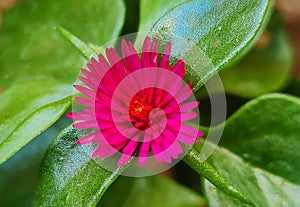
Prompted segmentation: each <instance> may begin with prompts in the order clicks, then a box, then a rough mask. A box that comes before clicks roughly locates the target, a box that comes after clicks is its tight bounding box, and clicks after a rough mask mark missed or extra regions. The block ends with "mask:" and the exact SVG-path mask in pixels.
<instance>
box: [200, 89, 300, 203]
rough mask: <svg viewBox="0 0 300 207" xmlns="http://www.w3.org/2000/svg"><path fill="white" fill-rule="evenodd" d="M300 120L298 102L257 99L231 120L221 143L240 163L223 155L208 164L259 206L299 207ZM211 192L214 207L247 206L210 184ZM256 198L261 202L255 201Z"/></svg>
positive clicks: (285, 97) (284, 98)
mask: <svg viewBox="0 0 300 207" xmlns="http://www.w3.org/2000/svg"><path fill="white" fill-rule="evenodd" d="M299 115H300V99H299V98H296V97H293V96H288V95H283V94H269V95H265V96H262V97H259V98H257V99H254V100H253V101H251V102H249V103H247V104H246V105H244V106H243V107H242V108H241V109H240V110H238V111H237V112H236V113H235V114H234V115H233V116H232V117H230V118H229V119H228V120H227V122H226V125H225V129H224V133H223V136H222V138H221V140H220V143H219V144H220V145H222V146H224V147H226V148H227V149H229V150H230V151H232V152H234V153H235V154H236V155H238V156H239V157H240V158H238V157H236V155H232V154H231V153H229V152H228V151H226V150H223V151H222V150H221V151H217V152H216V153H215V154H214V155H213V156H211V158H210V160H209V163H211V164H212V165H213V166H214V167H215V168H217V169H218V170H219V173H220V174H221V175H223V176H225V178H227V179H228V180H229V181H231V183H232V185H233V186H235V187H236V188H237V189H238V190H239V191H240V192H242V193H243V194H246V196H247V197H248V198H252V201H253V202H255V203H256V204H257V205H258V206H297V205H298V204H299V202H300V199H299V197H297V196H296V195H297V193H298V194H299V191H300V189H299V184H300V179H299V178H300V151H299V149H300V137H299V134H300V127H299V126H300V117H299ZM219 128H220V127H215V128H211V129H210V130H212V131H216V130H219ZM206 131H208V129H206ZM206 133H207V132H206ZM242 159H243V160H244V161H242ZM246 163H247V164H246ZM237 166H238V167H237ZM258 168H260V169H258ZM206 188H207V196H208V198H209V200H211V201H210V202H211V203H213V204H212V205H213V206H222V205H221V204H222V203H224V202H229V204H230V206H232V205H234V206H235V204H236V205H237V206H240V205H241V206H243V204H241V203H240V202H238V201H236V199H233V198H232V197H228V196H227V195H225V194H223V193H221V192H220V191H219V190H216V189H215V188H214V187H212V186H211V185H208V184H207V183H206ZM255 192H256V193H255ZM253 194H254V195H256V197H251V195H253ZM275 194H276V196H278V198H276V199H275V198H274V196H275ZM277 194H278V195H277ZM262 195H264V196H262ZM263 197H265V198H263ZM226 200H228V201H226ZM272 200H273V201H272Z"/></svg>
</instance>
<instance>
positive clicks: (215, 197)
mask: <svg viewBox="0 0 300 207" xmlns="http://www.w3.org/2000/svg"><path fill="white" fill-rule="evenodd" d="M209 162H210V163H212V164H213V165H214V166H215V167H216V168H217V169H218V170H219V171H220V173H221V174H222V175H224V176H225V177H226V178H227V179H228V180H230V181H231V182H232V183H233V184H234V186H237V187H238V189H239V190H241V191H242V192H243V193H245V194H247V196H248V197H250V198H251V200H252V201H253V202H254V203H256V205H257V206H266V207H267V206H278V207H284V206H289V207H297V206H299V201H300V200H299V194H300V186H299V185H296V184H293V183H291V182H289V181H287V180H285V179H284V178H282V177H279V176H275V175H273V174H271V173H269V172H267V171H264V170H261V169H259V168H255V167H253V166H251V165H249V164H248V163H247V162H245V161H243V160H242V159H241V158H240V157H238V156H236V155H234V154H233V153H231V152H229V151H228V150H225V149H223V148H218V149H217V150H216V151H215V152H214V154H213V155H212V156H211V157H210V158H209ZM203 186H204V191H205V196H206V198H207V200H208V203H209V206H215V207H217V206H220V207H221V206H224V204H225V203H226V205H227V206H237V207H238V206H245V207H246V206H248V205H246V204H244V203H242V202H240V201H239V200H237V199H235V198H233V197H231V196H229V195H228V194H225V193H223V192H222V191H220V190H219V189H217V188H216V187H215V186H214V185H212V184H211V183H210V182H209V181H207V180H204V181H203Z"/></svg>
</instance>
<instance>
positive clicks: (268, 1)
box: [137, 0, 273, 89]
mask: <svg viewBox="0 0 300 207" xmlns="http://www.w3.org/2000/svg"><path fill="white" fill-rule="evenodd" d="M272 3H273V1H272V0H254V1H253V0H251V1H249V0H248V1H244V0H238V1H236V0H235V1H233V0H230V1H228V0H227V1H225V0H221V1H212V0H205V1H187V0H172V1H168V2H165V1H160V0H154V1H153V0H151V1H150V0H142V1H141V12H140V27H139V31H151V32H152V33H154V36H155V37H156V38H158V39H159V40H161V41H162V42H164V43H165V44H166V43H167V42H172V43H173V54H176V56H177V57H179V58H183V59H184V60H185V62H186V63H187V64H188V65H190V66H192V67H193V68H194V70H191V69H189V68H187V70H188V71H187V74H186V81H187V82H192V83H193V85H194V87H195V88H196V89H199V88H200V87H201V86H202V85H203V84H204V83H205V82H206V81H207V80H208V79H210V78H211V77H212V76H213V75H214V74H216V73H217V72H218V71H220V70H222V69H223V68H224V67H225V66H226V65H228V63H230V62H232V61H233V60H234V59H236V58H237V57H238V56H239V55H240V54H241V53H245V52H246V50H247V49H249V47H250V46H251V45H252V44H253V43H254V40H255V39H256V37H257V36H258V35H259V34H260V32H261V31H262V29H264V25H265V24H266V22H267V21H268V19H269V16H270V9H271V6H272ZM138 40H139V38H138ZM137 44H140V42H137ZM195 46H196V47H195Z"/></svg>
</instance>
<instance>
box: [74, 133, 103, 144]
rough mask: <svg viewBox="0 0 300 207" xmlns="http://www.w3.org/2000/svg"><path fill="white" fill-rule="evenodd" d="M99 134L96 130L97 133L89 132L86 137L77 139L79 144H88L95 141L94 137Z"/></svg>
mask: <svg viewBox="0 0 300 207" xmlns="http://www.w3.org/2000/svg"><path fill="white" fill-rule="evenodd" d="M97 135H98V132H95V133H92V134H89V135H87V136H85V137H82V138H80V139H79V140H77V142H76V143H77V144H78V145H82V144H88V143H91V142H93V139H94V138H95V137H96V136H97Z"/></svg>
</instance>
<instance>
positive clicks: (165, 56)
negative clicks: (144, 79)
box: [159, 43, 172, 70]
mask: <svg viewBox="0 0 300 207" xmlns="http://www.w3.org/2000/svg"><path fill="white" fill-rule="evenodd" d="M171 47H172V45H171V43H168V44H167V46H166V49H165V52H164V54H163V56H162V58H161V61H160V65H159V67H160V68H165V69H168V70H170V65H169V58H170V53H171Z"/></svg>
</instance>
